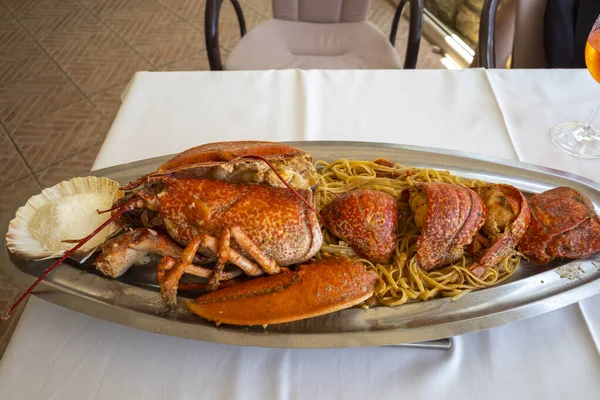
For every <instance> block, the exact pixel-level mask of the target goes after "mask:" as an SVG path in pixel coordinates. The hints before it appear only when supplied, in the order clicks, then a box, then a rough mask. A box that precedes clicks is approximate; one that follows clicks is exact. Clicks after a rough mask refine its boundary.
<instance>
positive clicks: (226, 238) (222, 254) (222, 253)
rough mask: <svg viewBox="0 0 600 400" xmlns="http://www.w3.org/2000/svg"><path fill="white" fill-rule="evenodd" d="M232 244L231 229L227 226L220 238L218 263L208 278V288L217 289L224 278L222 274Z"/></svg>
mask: <svg viewBox="0 0 600 400" xmlns="http://www.w3.org/2000/svg"><path fill="white" fill-rule="evenodd" d="M230 244H231V232H230V231H229V229H227V228H225V229H223V231H222V232H221V237H220V238H219V251H218V254H217V257H218V259H217V265H215V267H214V268H213V272H212V274H211V276H210V279H209V280H208V290H210V291H213V290H217V288H218V287H219V281H220V280H221V279H222V278H221V275H222V274H223V268H224V267H225V263H226V262H227V257H228V255H229V250H230Z"/></svg>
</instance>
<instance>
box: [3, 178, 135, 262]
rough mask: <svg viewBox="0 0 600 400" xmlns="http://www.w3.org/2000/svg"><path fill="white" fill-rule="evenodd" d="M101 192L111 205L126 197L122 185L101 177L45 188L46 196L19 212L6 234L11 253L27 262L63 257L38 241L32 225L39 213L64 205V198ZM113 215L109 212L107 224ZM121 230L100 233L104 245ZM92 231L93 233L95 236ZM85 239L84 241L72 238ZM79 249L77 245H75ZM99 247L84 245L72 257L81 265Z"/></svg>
mask: <svg viewBox="0 0 600 400" xmlns="http://www.w3.org/2000/svg"><path fill="white" fill-rule="evenodd" d="M88 193H99V194H101V195H102V196H106V197H107V198H109V199H110V201H111V204H112V202H114V201H115V200H117V199H119V198H121V197H123V191H122V190H120V188H119V184H118V183H117V182H115V181H113V180H111V179H108V178H97V177H95V176H90V177H80V178H73V179H71V180H69V181H63V182H60V183H58V184H57V185H55V186H52V187H51V188H47V189H44V190H43V191H42V193H40V194H38V195H35V196H33V197H31V198H30V199H29V200H28V201H27V203H26V204H25V205H24V206H23V207H21V208H19V209H18V210H17V214H16V216H15V218H13V220H12V221H10V225H9V227H8V232H7V234H6V245H7V247H8V249H9V250H10V252H11V253H13V254H15V255H16V256H18V257H20V258H23V259H26V260H44V259H49V258H59V257H61V256H63V255H64V254H65V252H66V250H61V251H53V250H49V249H47V248H45V246H44V245H43V244H42V243H41V242H40V241H38V240H37V239H35V238H34V237H33V235H32V234H31V232H30V230H29V223H30V222H31V220H32V219H33V218H34V216H35V215H36V213H37V211H38V210H39V209H41V208H42V207H43V206H44V205H46V204H49V203H54V202H60V201H61V199H63V198H65V197H67V196H72V195H76V194H88ZM109 217H110V213H106V219H104V221H106V220H107V219H108V218H109ZM119 229H120V227H119V225H118V224H117V223H112V224H110V225H109V226H107V227H106V228H104V229H103V230H102V231H101V232H99V233H98V235H99V236H101V237H102V239H103V240H102V242H104V240H105V239H106V238H107V237H109V236H110V235H112V234H114V233H115V232H116V231H118V230H119ZM91 232H92V231H90V232H89V233H91ZM70 239H81V238H70ZM73 246H75V244H73ZM96 248H97V246H91V247H90V246H87V245H84V246H82V247H81V248H80V249H79V250H77V251H76V252H75V253H74V254H72V255H71V258H73V259H74V260H77V261H79V262H84V261H85V260H86V259H87V258H88V257H89V256H91V255H92V254H93V253H94V251H95V250H96Z"/></svg>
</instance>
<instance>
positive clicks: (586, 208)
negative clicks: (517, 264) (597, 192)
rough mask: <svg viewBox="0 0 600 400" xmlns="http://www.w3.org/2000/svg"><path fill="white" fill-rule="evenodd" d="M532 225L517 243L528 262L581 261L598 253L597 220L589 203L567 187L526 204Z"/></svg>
mask: <svg viewBox="0 0 600 400" xmlns="http://www.w3.org/2000/svg"><path fill="white" fill-rule="evenodd" d="M529 207H530V208H531V213H532V215H531V223H530V224H529V227H528V228H527V231H526V232H525V235H524V236H523V238H522V239H521V241H520V242H519V250H520V251H521V252H522V253H523V255H524V256H525V257H527V258H528V259H529V260H530V261H533V262H535V263H539V264H547V263H549V262H550V261H552V260H554V259H555V258H583V257H587V256H589V255H592V254H594V253H596V252H598V251H600V217H598V215H597V214H596V212H595V210H594V206H593V205H592V202H591V201H590V199H588V198H587V197H586V196H585V195H583V194H581V193H579V192H578V191H576V190H575V189H571V188H569V187H564V186H563V187H557V188H555V189H551V190H548V191H546V192H543V193H540V194H536V195H534V196H532V197H531V199H530V200H529Z"/></svg>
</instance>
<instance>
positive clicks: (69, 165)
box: [35, 143, 101, 187]
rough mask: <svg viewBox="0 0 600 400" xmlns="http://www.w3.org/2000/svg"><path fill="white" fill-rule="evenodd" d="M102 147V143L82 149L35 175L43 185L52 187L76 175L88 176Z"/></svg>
mask: <svg viewBox="0 0 600 400" xmlns="http://www.w3.org/2000/svg"><path fill="white" fill-rule="evenodd" d="M100 147H101V143H99V144H97V145H95V146H92V147H91V148H89V149H85V150H82V151H81V152H79V153H77V154H76V155H75V156H73V157H69V158H67V159H65V160H62V161H61V162H59V163H58V164H55V165H53V166H51V167H49V168H46V169H44V170H43V171H40V172H37V173H36V174H35V175H36V177H37V178H38V181H39V182H40V184H41V185H42V186H43V187H50V186H53V185H55V184H56V183H58V182H61V181H64V180H67V179H71V178H74V177H76V176H88V175H89V174H90V169H91V168H92V165H93V164H94V161H95V160H96V156H97V155H98V152H99V151H100Z"/></svg>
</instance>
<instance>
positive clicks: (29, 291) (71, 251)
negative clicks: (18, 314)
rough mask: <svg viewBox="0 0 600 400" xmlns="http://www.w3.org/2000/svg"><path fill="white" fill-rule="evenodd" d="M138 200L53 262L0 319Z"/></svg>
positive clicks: (4, 318)
mask: <svg viewBox="0 0 600 400" xmlns="http://www.w3.org/2000/svg"><path fill="white" fill-rule="evenodd" d="M136 200H137V199H136V198H132V199H131V200H129V201H128V202H127V203H125V204H123V205H122V207H121V208H120V209H119V210H117V212H116V213H114V214H113V215H112V216H111V217H110V218H109V219H107V220H106V222H104V223H103V224H102V225H100V226H99V227H98V228H96V230H94V232H92V233H90V234H89V235H87V236H86V237H84V238H83V239H81V240H79V241H78V242H79V243H77V244H76V245H75V246H74V247H73V248H71V250H69V251H67V252H66V253H65V254H64V255H63V256H62V257H61V258H59V259H58V260H57V261H56V262H55V263H54V264H52V265H51V266H49V267H48V268H46V270H45V271H44V273H43V274H42V275H40V277H39V278H37V280H36V281H35V282H33V284H32V285H31V286H29V288H28V289H27V290H26V291H25V292H24V293H23V294H22V295H21V297H19V298H18V299H17V301H15V302H14V304H13V305H12V306H11V307H10V308H9V309H8V310H7V311H6V312H5V313H4V315H2V318H1V319H0V321H6V320H7V319H8V318H9V317H10V314H11V313H12V312H13V311H14V310H15V308H17V307H18V306H19V304H21V302H22V301H23V300H25V298H26V297H27V296H28V295H29V294H30V293H31V292H32V291H33V289H35V288H36V286H37V285H39V284H40V283H41V282H42V281H43V280H44V279H45V278H46V277H47V276H48V275H49V274H50V273H51V272H52V271H53V270H54V269H55V268H56V267H58V266H59V265H60V264H62V262H63V261H65V260H66V259H67V258H68V257H69V256H70V255H71V254H73V253H74V252H76V251H77V250H78V249H79V248H80V247H81V246H83V245H84V244H86V243H87V242H89V241H90V240H91V239H92V238H93V237H94V236H96V235H97V234H98V232H100V231H101V230H102V229H104V228H106V227H107V226H108V225H109V224H110V223H112V222H113V221H114V220H116V219H117V218H119V217H120V216H121V214H123V213H124V212H126V211H127V210H128V209H129V206H130V205H131V204H133V203H134V201H136Z"/></svg>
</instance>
